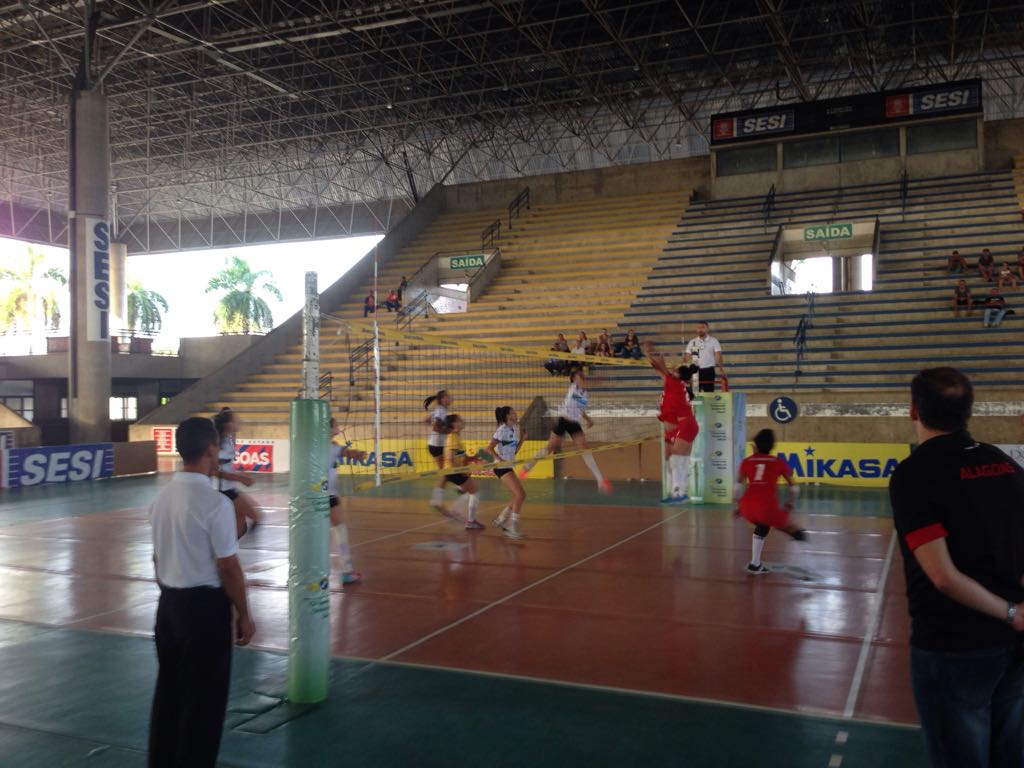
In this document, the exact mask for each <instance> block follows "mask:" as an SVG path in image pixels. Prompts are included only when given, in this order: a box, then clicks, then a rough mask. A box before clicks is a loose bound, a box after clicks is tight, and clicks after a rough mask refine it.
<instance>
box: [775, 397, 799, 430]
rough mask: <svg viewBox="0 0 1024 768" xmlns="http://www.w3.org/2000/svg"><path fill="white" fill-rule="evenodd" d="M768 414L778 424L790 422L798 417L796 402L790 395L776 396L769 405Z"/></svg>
mask: <svg viewBox="0 0 1024 768" xmlns="http://www.w3.org/2000/svg"><path fill="white" fill-rule="evenodd" d="M768 415H769V416H771V417H772V419H773V420H774V421H775V422H776V423H778V424H789V422H791V421H793V420H794V419H796V415H797V408H796V402H795V401H794V400H793V399H792V398H789V397H776V398H775V399H774V400H772V401H771V403H770V404H769V405H768Z"/></svg>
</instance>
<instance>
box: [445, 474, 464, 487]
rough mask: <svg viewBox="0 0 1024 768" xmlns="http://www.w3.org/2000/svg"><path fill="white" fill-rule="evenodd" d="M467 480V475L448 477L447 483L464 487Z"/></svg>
mask: <svg viewBox="0 0 1024 768" xmlns="http://www.w3.org/2000/svg"><path fill="white" fill-rule="evenodd" d="M467 480H469V475H462V474H459V475H448V482H449V483H451V484H452V485H465V483H466V481H467Z"/></svg>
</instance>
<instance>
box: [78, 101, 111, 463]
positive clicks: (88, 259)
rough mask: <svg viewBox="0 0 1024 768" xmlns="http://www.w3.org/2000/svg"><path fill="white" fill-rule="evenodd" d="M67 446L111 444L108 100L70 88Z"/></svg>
mask: <svg viewBox="0 0 1024 768" xmlns="http://www.w3.org/2000/svg"><path fill="white" fill-rule="evenodd" d="M68 122H69V125H70V135H69V137H68V156H69V158H70V161H71V162H70V179H69V183H70V205H69V211H68V226H69V230H68V244H69V246H70V250H71V340H70V345H69V346H70V349H69V351H68V362H69V371H68V418H69V427H70V429H69V431H70V440H71V442H72V443H102V442H108V441H109V440H110V327H111V326H110V313H111V302H110V256H109V254H110V226H109V224H108V222H107V204H108V195H109V194H110V143H109V129H108V125H107V98H106V96H104V95H103V94H102V93H100V92H99V91H98V90H83V89H78V88H76V89H75V90H74V91H73V92H72V95H71V106H70V110H69V121H68Z"/></svg>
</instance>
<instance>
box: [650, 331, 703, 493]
mask: <svg viewBox="0 0 1024 768" xmlns="http://www.w3.org/2000/svg"><path fill="white" fill-rule="evenodd" d="M644 352H645V353H646V354H647V360H648V361H649V362H650V363H651V367H652V368H654V370H656V371H657V372H658V373H659V374H660V375H661V379H662V381H663V383H664V385H663V388H662V391H661V406H660V407H659V409H658V421H660V422H661V423H662V424H664V425H665V443H666V445H668V448H669V459H668V466H669V474H670V477H671V485H672V490H671V492H670V493H669V495H668V496H667V497H666V498H665V499H663V501H664V502H666V503H668V504H682V503H684V502H686V501H689V500H690V495H689V493H688V492H687V491H688V489H689V484H690V452H691V451H692V450H693V441H694V440H696V439H697V433H698V432H700V427H699V426H698V425H697V419H696V418H695V417H694V415H693V408H692V407H691V405H690V398H689V395H688V394H687V391H686V382H688V381H689V380H690V379H692V378H693V375H694V374H695V373H696V372H697V366H695V365H681V366H679V368H678V369H676V370H674V371H673V370H670V369H669V367H668V366H667V365H666V364H665V356H664V355H661V354H658V353H657V352H655V351H654V344H653V343H651V342H647V343H646V344H644Z"/></svg>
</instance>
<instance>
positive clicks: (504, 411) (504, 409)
mask: <svg viewBox="0 0 1024 768" xmlns="http://www.w3.org/2000/svg"><path fill="white" fill-rule="evenodd" d="M511 412H512V406H511V405H503V406H501V407H500V408H495V409H494V419H495V421H497V422H498V423H499V424H504V423H505V422H507V421H508V415H509V414H510V413H511Z"/></svg>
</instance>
